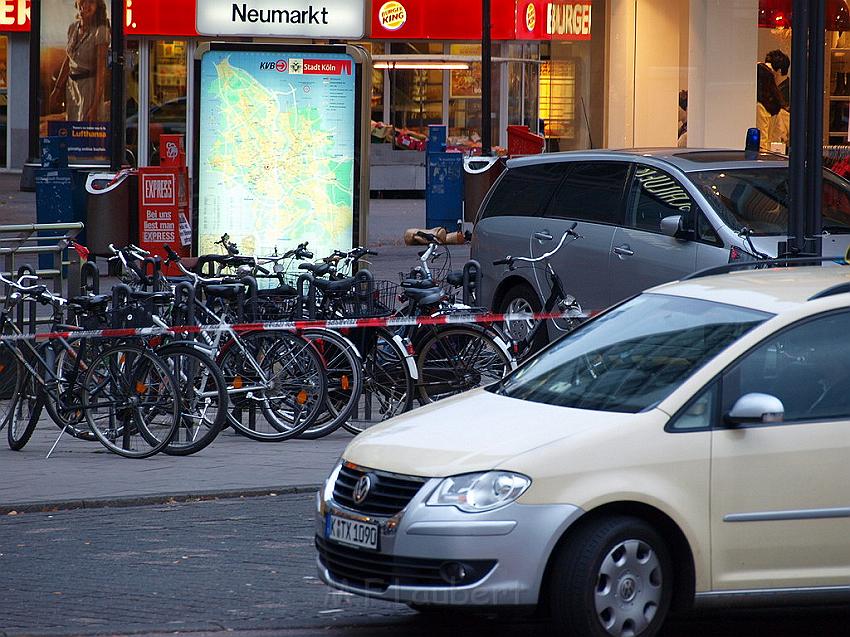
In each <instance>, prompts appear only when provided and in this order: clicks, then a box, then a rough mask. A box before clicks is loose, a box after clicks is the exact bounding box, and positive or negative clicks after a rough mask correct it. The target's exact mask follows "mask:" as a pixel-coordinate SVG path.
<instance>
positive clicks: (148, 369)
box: [0, 275, 180, 458]
mask: <svg viewBox="0 0 850 637" xmlns="http://www.w3.org/2000/svg"><path fill="white" fill-rule="evenodd" d="M34 278H35V277H32V276H24V277H21V278H20V280H19V281H17V282H14V281H11V280H8V279H6V278H5V277H3V276H2V275H0V282H2V283H4V284H5V285H6V286H8V288H9V289H11V290H13V292H12V293H11V294H10V295H8V297H7V303H6V304H5V306H4V308H3V310H2V311H0V323H2V326H3V327H2V330H3V334H4V335H15V336H18V337H23V336H24V335H23V333H22V332H21V331H20V330H19V329H18V327H17V326H16V325H15V324H14V322H13V321H11V319H10V312H11V309H12V308H14V306H15V305H16V304H18V303H21V302H23V301H24V300H32V301H35V302H39V303H43V304H45V305H50V306H51V307H52V310H53V319H52V329H53V330H54V331H55V330H57V329H59V328H61V327H62V326H63V324H62V323H63V322H62V319H63V318H64V310H65V307H66V306H67V305H68V302H67V301H66V300H65V299H63V298H61V297H58V296H56V295H54V294H51V293H50V292H48V291H47V288H46V287H45V286H43V285H35V286H27V285H24V283H25V282H26V281H29V280H32V279H34ZM87 345H88V342H87V341H83V342H81V343H80V346H79V351H75V350H74V349H73V347H72V346H71V345H70V344H69V342H68V340H66V339H63V338H56V339H52V340H51V341H49V342H47V343H45V344H43V345H40V346H36V345H34V344H33V342H31V341H30V340H29V339H26V338H19V339H18V340H16V341H8V340H4V341H2V342H0V348H2V349H3V350H5V351H6V352H8V353H10V354H11V356H13V357H14V359H15V360H16V365H15V367H14V372H13V373H14V374H15V376H16V380H15V388H16V390H15V393H14V395H13V396H12V397H11V398H10V399H8V400H6V401H4V405H3V406H4V408H8V409H7V411H8V413H7V414H6V416H5V417H6V418H7V419H8V428H9V429H8V433H7V438H8V442H9V446H10V448H12V449H13V450H20V449H23V447H24V446H25V445H26V444H27V442H28V441H29V440H30V438H31V436H32V433H33V431H34V430H35V427H36V424H37V422H38V420H39V417H40V415H41V412H42V409H44V407H45V405H47V404H51V405H52V409H53V413H51V412H50V410H48V413H51V416H52V415H53V414H59V415H61V416H62V417H63V418H61V419H60V420H59V421H58V422H57V424H59V425H60V426H62V423H63V422H64V427H63V433H64V432H65V430H67V429H68V427H69V426H70V425H71V423H72V422H74V421H77V422H78V421H79V420H80V415H82V417H84V418H85V420H86V422H87V423H88V425H89V427H90V428H91V431H92V433H93V434H94V435H95V436H96V437H97V439H98V440H99V441H100V442H101V443H102V444H103V445H104V446H105V447H106V448H107V449H109V450H110V451H112V452H114V453H117V454H118V455H121V456H124V457H128V458H147V457H149V456H152V455H154V454H156V453H158V452H159V451H161V450H162V449H163V448H164V447H165V446H166V445H167V444H168V443H169V441H170V440H171V438H172V436H173V435H174V431H175V429H176V427H177V419H178V414H179V410H180V400H179V394H178V391H177V387H176V383H175V381H174V378H173V377H172V376H171V374H170V372H169V371H168V369H166V367H165V366H164V365H163V364H162V362H161V361H160V360H159V359H158V358H157V357H156V356H154V355H153V354H152V353H151V352H150V351H149V350H148V349H147V348H145V347H144V346H142V345H132V344H128V343H120V344H110V343H108V342H107V343H104V344H103V346H102V347H101V348H99V350H98V351H97V352H96V353H95V354H94V355H93V356H91V357H87V356H86V354H85V349H86V347H87ZM60 352H64V353H66V354H70V358H69V360H72V361H73V362H72V364H71V365H70V366H62V367H57V365H56V361H57V357H58V354H59V353H60ZM83 361H86V364H85V365H83ZM88 361H91V362H90V363H89V362H88ZM80 374H82V375H83V380H82V383H80V382H79V380H78V379H79V376H80ZM79 390H81V392H80V393H81V395H78V393H77V392H78V391H79ZM61 435H62V434H60V438H61ZM58 440H59V439H57V443H58ZM54 448H55V444H54ZM51 451H52V450H51Z"/></svg>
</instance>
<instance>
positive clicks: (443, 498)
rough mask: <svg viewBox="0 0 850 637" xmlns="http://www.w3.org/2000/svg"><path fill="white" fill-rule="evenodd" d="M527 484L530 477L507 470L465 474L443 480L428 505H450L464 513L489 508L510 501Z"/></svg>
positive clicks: (495, 507)
mask: <svg viewBox="0 0 850 637" xmlns="http://www.w3.org/2000/svg"><path fill="white" fill-rule="evenodd" d="M529 486H531V478H528V477H526V476H524V475H522V474H519V473H511V472H509V471H487V472H485V473H467V474H465V475H461V476H452V477H451V478H446V479H444V480H443V481H442V482H441V483H440V485H439V486H438V487H437V489H436V490H435V491H434V493H432V494H431V497H430V498H428V505H429V506H454V507H457V508H458V509H460V510H461V511H465V512H466V513H480V512H482V511H492V510H493V509H498V508H499V507H503V506H505V505H506V504H510V503H511V502H513V501H514V500H516V499H517V498H518V497H519V496H521V495H522V494H523V493H525V490H526V489H528V487H529Z"/></svg>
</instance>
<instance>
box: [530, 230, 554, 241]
mask: <svg viewBox="0 0 850 637" xmlns="http://www.w3.org/2000/svg"><path fill="white" fill-rule="evenodd" d="M534 238H535V239H537V240H538V241H551V240H552V239H553V237H552V234H551V233H550V232H549V231H548V230H540V231H539V232H535V233H534Z"/></svg>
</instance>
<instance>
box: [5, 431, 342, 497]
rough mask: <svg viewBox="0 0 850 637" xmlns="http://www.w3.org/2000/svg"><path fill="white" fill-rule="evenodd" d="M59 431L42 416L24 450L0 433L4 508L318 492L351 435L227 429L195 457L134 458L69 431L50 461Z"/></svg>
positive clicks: (160, 455) (161, 456)
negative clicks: (265, 439) (274, 438)
mask: <svg viewBox="0 0 850 637" xmlns="http://www.w3.org/2000/svg"><path fill="white" fill-rule="evenodd" d="M59 431H60V430H59V428H58V427H56V425H54V424H53V423H52V422H51V421H50V420H48V419H45V418H42V420H41V421H40V422H39V424H38V426H37V428H36V430H35V433H34V435H33V438H32V440H31V441H30V442H29V444H27V446H26V447H24V449H23V450H22V451H18V452H16V451H12V450H10V449H9V448H8V446H7V445H6V430H5V429H4V430H3V431H2V432H0V437H2V440H0V476H2V478H0V514H7V513H9V512H10V511H25V510H45V509H50V508H54V507H55V508H60V509H64V508H79V507H90V506H106V505H109V506H112V505H128V504H144V503H153V502H162V501H167V500H169V499H172V498H173V499H178V500H180V499H190V498H192V497H238V496H239V495H267V494H269V493H272V492H275V493H287V492H292V491H295V490H300V489H301V488H307V489H310V490H312V489H313V488H314V487H315V485H318V484H320V483H321V482H322V481H324V479H325V478H326V477H327V475H328V473H330V470H331V468H332V467H333V465H334V463H335V462H336V460H337V458H339V456H340V454H341V453H342V451H343V449H344V448H345V446H346V445H347V444H348V442H349V441H350V440H351V439H352V436H351V434H349V433H347V432H345V431H339V432H336V433H334V434H332V435H331V436H328V437H326V438H323V439H321V440H314V441H310V440H287V441H284V442H277V443H262V442H255V441H253V440H249V439H247V438H245V437H243V436H240V435H238V434H236V433H234V432H233V430H232V429H227V430H225V431H224V432H222V433H221V434H220V435H219V437H218V438H216V440H215V441H214V442H213V443H212V444H211V445H210V446H209V447H207V448H206V449H204V450H203V451H201V452H200V453H197V454H195V455H193V456H188V457H174V456H167V455H165V454H162V453H160V454H158V455H156V456H154V457H153V458H148V459H146V460H131V459H127V458H121V457H119V456H117V455H115V454H112V453H110V452H109V451H107V450H106V448H104V447H103V446H102V445H101V444H100V443H99V442H84V441H81V440H76V439H74V438H72V437H70V436H67V435H66V436H63V438H62V440H61V441H60V442H59V445H58V446H57V448H56V450H55V451H54V452H53V455H51V457H50V458H49V459H45V456H46V455H47V452H48V450H49V449H50V447H51V445H52V444H53V442H54V441H55V440H56V438H57V436H58V435H59Z"/></svg>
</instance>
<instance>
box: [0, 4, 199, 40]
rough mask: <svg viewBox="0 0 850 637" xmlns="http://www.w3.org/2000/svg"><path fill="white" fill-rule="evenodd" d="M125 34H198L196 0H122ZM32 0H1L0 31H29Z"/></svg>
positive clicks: (186, 35)
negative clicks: (123, 1) (123, 2)
mask: <svg viewBox="0 0 850 637" xmlns="http://www.w3.org/2000/svg"><path fill="white" fill-rule="evenodd" d="M124 7H125V9H124V17H125V18H126V19H125V24H124V33H126V34H127V35H159V36H184V37H192V36H196V35H198V32H197V30H196V29H195V0H167V1H166V0H125V4H124ZM30 10H31V0H0V33H8V32H15V31H21V32H29V30H30Z"/></svg>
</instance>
